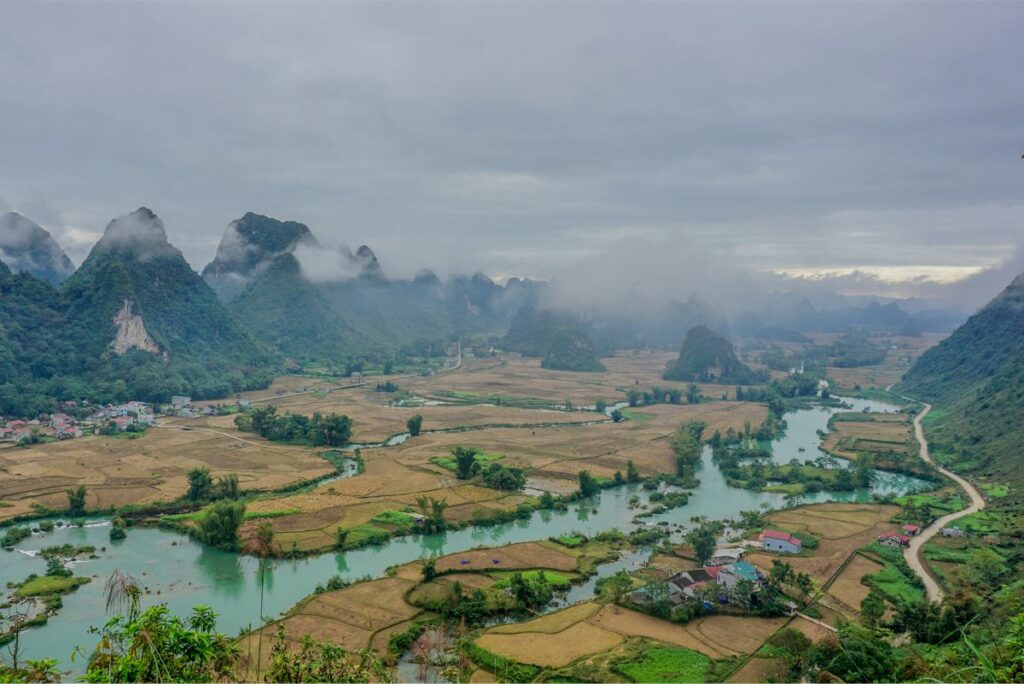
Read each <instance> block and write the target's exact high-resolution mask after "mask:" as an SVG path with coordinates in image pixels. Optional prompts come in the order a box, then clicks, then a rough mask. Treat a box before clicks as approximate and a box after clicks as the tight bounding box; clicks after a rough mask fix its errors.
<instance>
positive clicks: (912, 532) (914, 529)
mask: <svg viewBox="0 0 1024 684" xmlns="http://www.w3.org/2000/svg"><path fill="white" fill-rule="evenodd" d="M900 529H901V530H903V534H905V535H907V536H909V537H916V536H917V533H918V532H920V531H921V527H920V526H919V525H904V526H903V527H901V528H900Z"/></svg>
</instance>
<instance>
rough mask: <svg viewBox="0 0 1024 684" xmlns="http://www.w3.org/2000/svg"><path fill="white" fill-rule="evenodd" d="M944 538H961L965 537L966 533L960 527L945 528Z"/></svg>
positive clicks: (943, 530) (943, 531)
mask: <svg viewBox="0 0 1024 684" xmlns="http://www.w3.org/2000/svg"><path fill="white" fill-rule="evenodd" d="M942 536H943V537H955V538H959V537H962V536H964V531H963V530H961V529H960V528H959V527H943V528H942Z"/></svg>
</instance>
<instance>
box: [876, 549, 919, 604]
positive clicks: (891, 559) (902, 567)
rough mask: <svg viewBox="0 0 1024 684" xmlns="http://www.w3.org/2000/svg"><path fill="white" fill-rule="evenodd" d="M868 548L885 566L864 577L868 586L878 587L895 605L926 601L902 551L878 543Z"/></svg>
mask: <svg viewBox="0 0 1024 684" xmlns="http://www.w3.org/2000/svg"><path fill="white" fill-rule="evenodd" d="M866 548H867V550H868V551H869V552H870V553H871V554H873V555H875V556H876V557H877V559H878V560H881V561H882V563H884V564H885V567H884V568H882V569H881V570H879V571H878V572H876V573H874V574H871V575H867V576H865V577H864V581H865V583H866V584H868V585H870V586H873V587H876V588H877V589H878V590H879V591H880V592H882V593H883V594H884V595H885V596H886V597H887V598H889V599H890V600H891V601H893V602H894V603H920V602H921V601H923V600H924V589H923V588H922V587H921V586H920V585H919V584H918V583H917V582H916V581H912V579H911V578H912V571H911V570H910V568H909V566H907V563H906V561H905V560H904V559H903V551H902V550H901V549H896V548H893V547H891V546H883V545H882V544H879V543H878V542H872V543H871V544H869V545H868V546H867V547H866ZM914 580H916V577H914Z"/></svg>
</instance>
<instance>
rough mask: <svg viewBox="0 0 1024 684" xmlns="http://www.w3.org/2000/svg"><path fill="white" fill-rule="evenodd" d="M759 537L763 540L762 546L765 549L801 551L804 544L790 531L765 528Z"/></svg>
mask: <svg viewBox="0 0 1024 684" xmlns="http://www.w3.org/2000/svg"><path fill="white" fill-rule="evenodd" d="M757 539H758V541H760V542H761V546H762V548H764V550H765V551H778V552H779V553H800V549H801V548H802V546H803V542H801V541H800V540H799V539H797V538H796V537H794V536H793V535H791V534H790V533H789V532H780V531H779V530H765V531H764V532H762V533H761V534H760V535H759V536H758V538H757Z"/></svg>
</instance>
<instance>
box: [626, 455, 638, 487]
mask: <svg viewBox="0 0 1024 684" xmlns="http://www.w3.org/2000/svg"><path fill="white" fill-rule="evenodd" d="M639 481H640V470H639V469H638V468H637V467H636V464H635V463H633V461H632V460H629V461H627V462H626V482H639Z"/></svg>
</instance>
